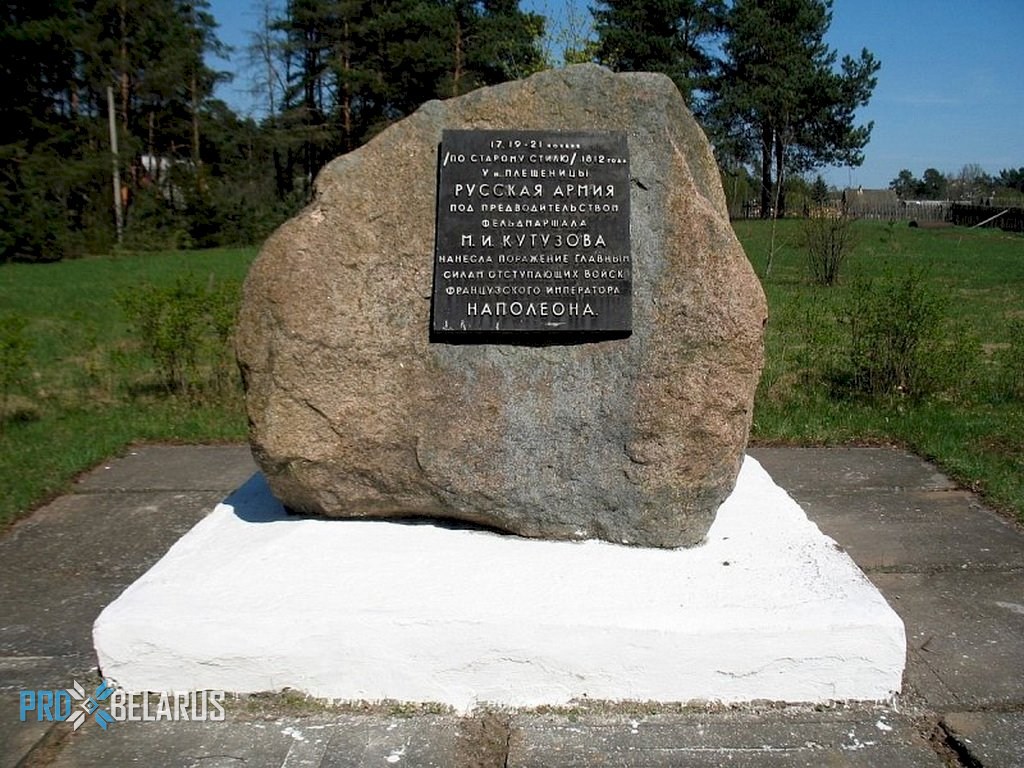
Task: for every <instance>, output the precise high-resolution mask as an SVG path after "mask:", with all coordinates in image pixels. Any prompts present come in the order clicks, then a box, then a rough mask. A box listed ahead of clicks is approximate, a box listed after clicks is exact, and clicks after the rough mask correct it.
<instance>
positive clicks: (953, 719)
mask: <svg viewBox="0 0 1024 768" xmlns="http://www.w3.org/2000/svg"><path fill="white" fill-rule="evenodd" d="M942 727H943V728H944V729H945V730H946V732H947V733H948V734H949V736H950V737H951V739H952V740H953V741H954V742H955V743H956V744H957V746H958V748H959V749H960V750H961V751H962V753H965V754H967V755H968V756H969V757H970V759H972V760H974V761H975V765H980V766H982V767H983V768H1024V712H951V713H949V714H947V715H946V716H945V717H943V718H942Z"/></svg>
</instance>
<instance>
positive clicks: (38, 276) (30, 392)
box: [0, 249, 255, 527]
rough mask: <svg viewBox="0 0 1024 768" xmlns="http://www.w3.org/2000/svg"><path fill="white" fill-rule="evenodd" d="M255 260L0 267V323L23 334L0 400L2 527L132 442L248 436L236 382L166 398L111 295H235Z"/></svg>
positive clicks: (244, 256)
mask: <svg viewBox="0 0 1024 768" xmlns="http://www.w3.org/2000/svg"><path fill="white" fill-rule="evenodd" d="M254 255H255V250H254V249H234V250H212V251H199V252H175V253H149V254H137V255H123V256H106V257H96V258H87V259H80V260H74V261H64V262H58V263H53V264H2V265H0V322H2V323H4V324H5V326H6V327H7V328H8V329H10V327H11V325H12V324H14V323H18V322H25V323H26V324H25V327H24V329H23V332H22V333H21V334H20V335H21V336H22V337H23V339H24V340H27V341H28V343H29V345H30V346H29V349H28V350H27V352H28V355H27V356H28V361H27V363H28V364H27V366H26V367H25V370H24V376H22V377H21V379H22V380H21V381H19V382H17V383H14V384H11V385H9V386H8V397H7V398H6V402H5V403H3V400H2V399H0V403H3V410H2V411H0V477H2V478H3V483H2V485H0V527H2V525H3V524H5V523H8V522H10V521H12V520H14V519H16V518H17V517H18V516H20V515H22V514H23V513H25V512H26V511H27V510H29V509H31V508H32V507H33V506H34V505H37V504H39V503H40V502H41V501H43V500H45V499H47V498H49V497H51V496H53V495H54V494H56V493H59V492H60V491H62V490H64V489H65V488H67V486H68V484H69V483H70V481H71V480H72V479H73V478H74V477H75V475H77V474H78V473H80V472H81V471H82V470H84V469H87V468H89V467H90V466H92V465H94V464H96V463H98V462H99V461H101V460H102V459H103V458H104V457H107V456H110V455H111V454H113V453H116V452H118V451H119V450H121V449H122V448H123V447H124V446H125V445H127V444H128V443H130V442H132V441H135V440H170V441H182V442H207V441H222V440H243V439H244V438H245V429H246V421H245V414H244V411H243V408H242V399H241V392H240V389H239V387H238V386H237V383H236V384H235V385H234V386H230V385H229V386H228V387H225V388H224V389H223V390H216V391H214V390H210V389H207V390H202V391H196V392H193V393H191V394H189V395H188V396H184V395H180V394H176V395H168V394H167V393H166V392H165V391H164V388H163V386H162V382H161V380H160V377H159V375H158V372H157V371H156V369H155V365H154V363H153V362H152V360H150V359H148V358H147V357H146V356H145V355H143V354H142V353H141V351H140V349H139V344H138V342H137V341H136V340H135V338H134V337H133V336H132V335H131V334H130V326H129V322H128V319H127V317H126V315H125V313H124V311H123V310H122V308H121V307H120V305H119V303H118V297H119V296H121V295H123V294H125V293H130V292H137V291H138V290H139V289H140V288H142V287H144V286H148V285H155V286H168V285H172V284H174V282H175V281H176V280H178V279H179V278H181V277H182V276H185V275H189V276H192V278H193V279H194V280H195V282H197V283H199V284H201V285H203V286H204V287H205V286H207V285H228V286H233V287H234V288H235V289H237V285H238V283H239V282H240V281H241V280H242V279H243V278H244V276H245V273H246V271H247V270H248V267H249V263H250V262H251V261H252V259H253V257H254ZM2 333H3V331H2V329H0V334H2ZM8 336H9V334H8ZM2 341H3V337H2V335H0V346H2ZM5 378H6V377H5ZM3 394H4V393H2V392H0V396H2V395H3Z"/></svg>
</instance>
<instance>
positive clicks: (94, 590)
mask: <svg viewBox="0 0 1024 768" xmlns="http://www.w3.org/2000/svg"><path fill="white" fill-rule="evenodd" d="M220 498H222V493H221V492H220V491H203V492H196V491H185V492H182V491H160V492H148V493H102V494H100V493H96V494H71V495H68V496H63V497H61V498H59V499H57V500H55V501H54V502H52V503H51V504H48V505H46V506H45V507H43V508H42V509H40V510H38V511H37V512H36V513H34V514H33V515H32V516H31V517H29V518H27V519H25V520H23V521H21V522H19V523H18V524H17V525H15V526H14V528H13V529H12V530H11V531H10V532H9V533H8V534H7V535H6V536H4V537H2V538H0V583H2V584H3V585H4V588H3V589H2V590H0V617H2V618H0V655H15V656H17V655H30V656H61V655H73V654H83V653H84V654H90V648H91V645H92V640H91V625H92V622H93V620H94V619H95V618H96V616H97V615H98V614H99V612H100V611H101V610H102V609H103V607H104V606H106V605H107V604H108V603H109V602H111V601H112V600H113V599H114V598H116V597H117V596H118V595H119V594H120V593H121V592H122V591H123V590H124V589H125V588H126V587H127V586H128V585H130V584H131V583H132V582H133V581H135V579H137V578H138V577H139V576H141V575H142V574H143V573H144V572H145V571H146V569H148V568H149V567H150V566H151V565H153V563H155V562H156V561H157V560H158V559H159V558H160V557H161V556H162V555H163V554H164V552H165V551H166V550H167V549H168V548H169V547H170V546H171V545H172V544H173V543H174V542H175V541H176V540H177V539H178V538H180V537H181V535H182V534H184V533H185V532H186V531H187V530H188V529H189V528H191V527H192V525H194V524H195V522H197V521H198V520H199V519H200V518H202V517H203V516H204V515H205V514H207V513H208V512H209V510H210V509H211V508H212V505H214V504H216V503H217V501H218V500H219V499H220Z"/></svg>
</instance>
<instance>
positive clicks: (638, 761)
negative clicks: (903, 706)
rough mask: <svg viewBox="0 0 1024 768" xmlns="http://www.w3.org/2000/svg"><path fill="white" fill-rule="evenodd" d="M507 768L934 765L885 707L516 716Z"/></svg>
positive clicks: (907, 724)
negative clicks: (648, 715)
mask: <svg viewBox="0 0 1024 768" xmlns="http://www.w3.org/2000/svg"><path fill="white" fill-rule="evenodd" d="M509 746H510V750H509V759H508V766H509V768H547V767H548V766H556V765H557V766H559V768H575V767H577V766H578V767H579V768H584V767H587V766H597V765H629V766H646V767H648V768H660V767H661V766H664V767H665V768H670V767H673V768H674V767H675V766H680V765H685V766H687V768H704V767H706V768H719V767H720V766H723V765H728V766H737V767H738V768H795V767H796V766H814V768H817V767H818V766H822V765H829V766H851V767H853V766H857V767H858V768H860V767H861V766H863V767H864V768H868V766H871V767H872V768H873V767H874V766H901V768H939V767H940V766H943V762H942V760H941V759H940V758H939V756H938V755H937V754H936V753H935V751H934V750H933V749H932V748H931V747H930V746H929V744H928V742H927V741H926V740H925V739H924V738H923V737H922V735H921V734H920V732H919V730H918V728H917V725H916V724H915V723H914V722H913V721H912V720H910V719H909V718H906V717H901V716H898V715H894V714H893V713H892V712H891V711H888V710H855V711H838V712H836V711H833V712H829V711H824V712H814V711H807V710H795V711H790V710H781V711H780V710H776V711H761V712H717V713H712V714H692V715H691V714H680V715H655V716H650V717H642V716H641V717H625V716H604V717H602V716H596V717H595V716H586V715H584V716H576V717H567V716H564V715H563V716H529V715H525V716H516V717H514V718H513V731H512V738H511V740H510V742H509Z"/></svg>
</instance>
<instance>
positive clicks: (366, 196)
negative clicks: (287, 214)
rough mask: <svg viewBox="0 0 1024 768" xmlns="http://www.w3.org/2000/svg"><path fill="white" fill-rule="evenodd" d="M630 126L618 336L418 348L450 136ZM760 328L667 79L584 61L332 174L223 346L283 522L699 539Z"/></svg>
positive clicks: (421, 127)
mask: <svg viewBox="0 0 1024 768" xmlns="http://www.w3.org/2000/svg"><path fill="white" fill-rule="evenodd" d="M446 128H470V129H496V128H502V129H513V128H514V129H524V130H525V129H542V130H554V131H571V130H576V131H579V130H585V131H623V132H626V133H627V135H628V147H629V153H630V175H631V179H632V183H631V184H630V187H631V193H630V206H631V213H630V216H631V219H630V227H631V240H632V290H633V310H632V313H633V319H632V326H633V331H632V334H631V335H629V336H628V337H626V338H616V339H604V340H600V341H591V342H586V341H576V342H573V343H564V344H560V343H557V342H549V343H546V344H531V343H517V342H516V341H515V340H511V341H508V340H503V341H501V342H500V343H464V344H454V343H444V342H438V341H432V340H431V338H430V334H429V327H430V304H431V279H432V270H433V249H434V227H435V200H436V198H435V192H436V190H435V186H436V184H437V163H438V145H439V142H440V140H441V132H442V129H446ZM766 316H767V310H766V306H765V300H764V295H763V293H762V291H761V287H760V285H759V283H758V281H757V278H756V276H755V275H754V273H753V271H752V269H751V267H750V264H749V263H748V261H747V259H746V257H745V255H744V253H743V250H742V248H741V247H740V245H739V243H738V241H737V240H736V237H735V235H734V234H733V231H732V229H731V227H730V225H729V219H728V215H727V213H726V208H725V200H724V196H723V194H722V188H721V184H720V181H719V176H718V170H717V168H716V165H715V161H714V158H713V157H712V154H711V151H710V149H709V146H708V143H707V140H706V139H705V137H704V135H703V133H702V132H701V130H700V128H699V127H698V126H697V124H696V123H695V122H694V120H693V117H692V116H691V115H690V113H689V112H688V111H687V110H686V108H685V107H684V105H683V102H682V99H681V97H680V95H679V93H678V91H677V90H676V88H675V87H674V85H673V84H672V82H671V81H670V80H669V79H668V78H667V77H664V76H661V75H655V74H613V73H611V72H609V71H607V70H605V69H603V68H600V67H597V66H593V65H582V66H578V67H571V68H568V69H563V70H553V71H547V72H542V73H540V74H537V75H534V76H533V77H530V78H529V79H526V80H522V81H517V82H513V83H506V84H504V85H500V86H494V87H491V88H486V89H481V90H478V91H474V92H473V93H470V94H468V95H466V96H462V97H459V98H456V99H451V100H448V101H444V102H440V101H433V102H429V103H427V104H425V105H424V106H423V107H422V108H420V109H419V110H418V111H417V112H416V113H415V114H413V115H412V116H410V117H408V118H406V119H405V120H402V121H401V122H399V123H397V124H395V125H393V126H392V127H390V128H388V129H387V130H386V131H384V132H383V133H381V134H380V135H379V136H378V137H377V138H376V139H374V140H373V141H372V142H370V143H369V144H367V145H366V146H364V147H362V148H360V149H358V150H356V151H354V152H351V153H350V154H347V155H344V156H342V157H339V158H337V159H335V160H334V161H333V162H331V163H330V164H329V165H328V166H326V167H325V168H324V169H323V171H322V172H321V173H320V175H319V177H318V178H317V181H316V197H315V199H314V200H313V202H312V203H310V205H309V206H307V208H306V209H305V210H304V211H303V212H302V213H301V214H299V215H298V216H297V217H295V218H294V219H292V220H291V221H289V222H288V223H286V224H285V225H284V226H282V227H281V228H280V229H279V230H278V231H277V232H276V233H275V234H274V235H273V236H272V237H271V238H270V239H269V240H268V241H267V243H266V244H265V245H264V247H263V250H262V252H261V253H260V256H259V258H258V259H257V260H256V262H255V264H254V265H253V267H252V270H251V272H250V274H249V277H248V280H247V281H246V284H245V291H244V300H243V306H242V311H241V317H240V321H239V326H238V332H237V351H238V360H239V364H240V366H241V369H242V373H243V378H244V382H245V386H246V390H247V393H246V396H247V400H246V402H247V408H248V413H249V420H250V434H251V441H252V446H253V453H254V455H255V457H256V460H257V461H258V463H259V465H260V467H261V468H262V469H263V472H264V473H265V475H266V477H267V480H268V482H269V483H270V487H271V488H272V489H273V491H274V493H275V494H276V495H277V496H278V497H279V498H280V499H281V501H282V502H283V503H284V504H285V505H286V506H287V507H288V508H290V509H291V510H294V511H297V512H304V513H320V514H325V515H332V516H339V517H410V516H414V517H420V516H423V517H435V518H454V519H461V520H465V521H471V522H473V523H478V524H483V525H486V526H491V527H494V528H498V529H501V530H505V531H511V532H514V533H518V534H522V535H525V536H535V537H543V538H553V539H577V538H600V539H606V540H608V541H613V542H619V543H625V544H631V545H638V546H655V547H677V546H688V545H693V544H697V543H699V542H700V541H701V540H702V539H703V537H704V536H705V534H706V532H707V530H708V528H709V527H710V525H711V523H712V521H713V520H714V516H715V511H716V509H717V507H718V505H719V504H720V503H721V502H722V501H723V500H724V499H725V497H726V496H727V495H728V494H729V492H730V490H731V489H732V487H733V484H734V482H735V478H736V475H737V473H738V471H739V466H740V462H741V459H742V455H743V452H744V448H745V446H746V440H747V435H748V430H749V426H750V421H751V409H752V404H753V397H754V389H755V386H756V384H757V381H758V377H759V376H760V372H761V366H762V334H763V325H764V322H765V320H766Z"/></svg>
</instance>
